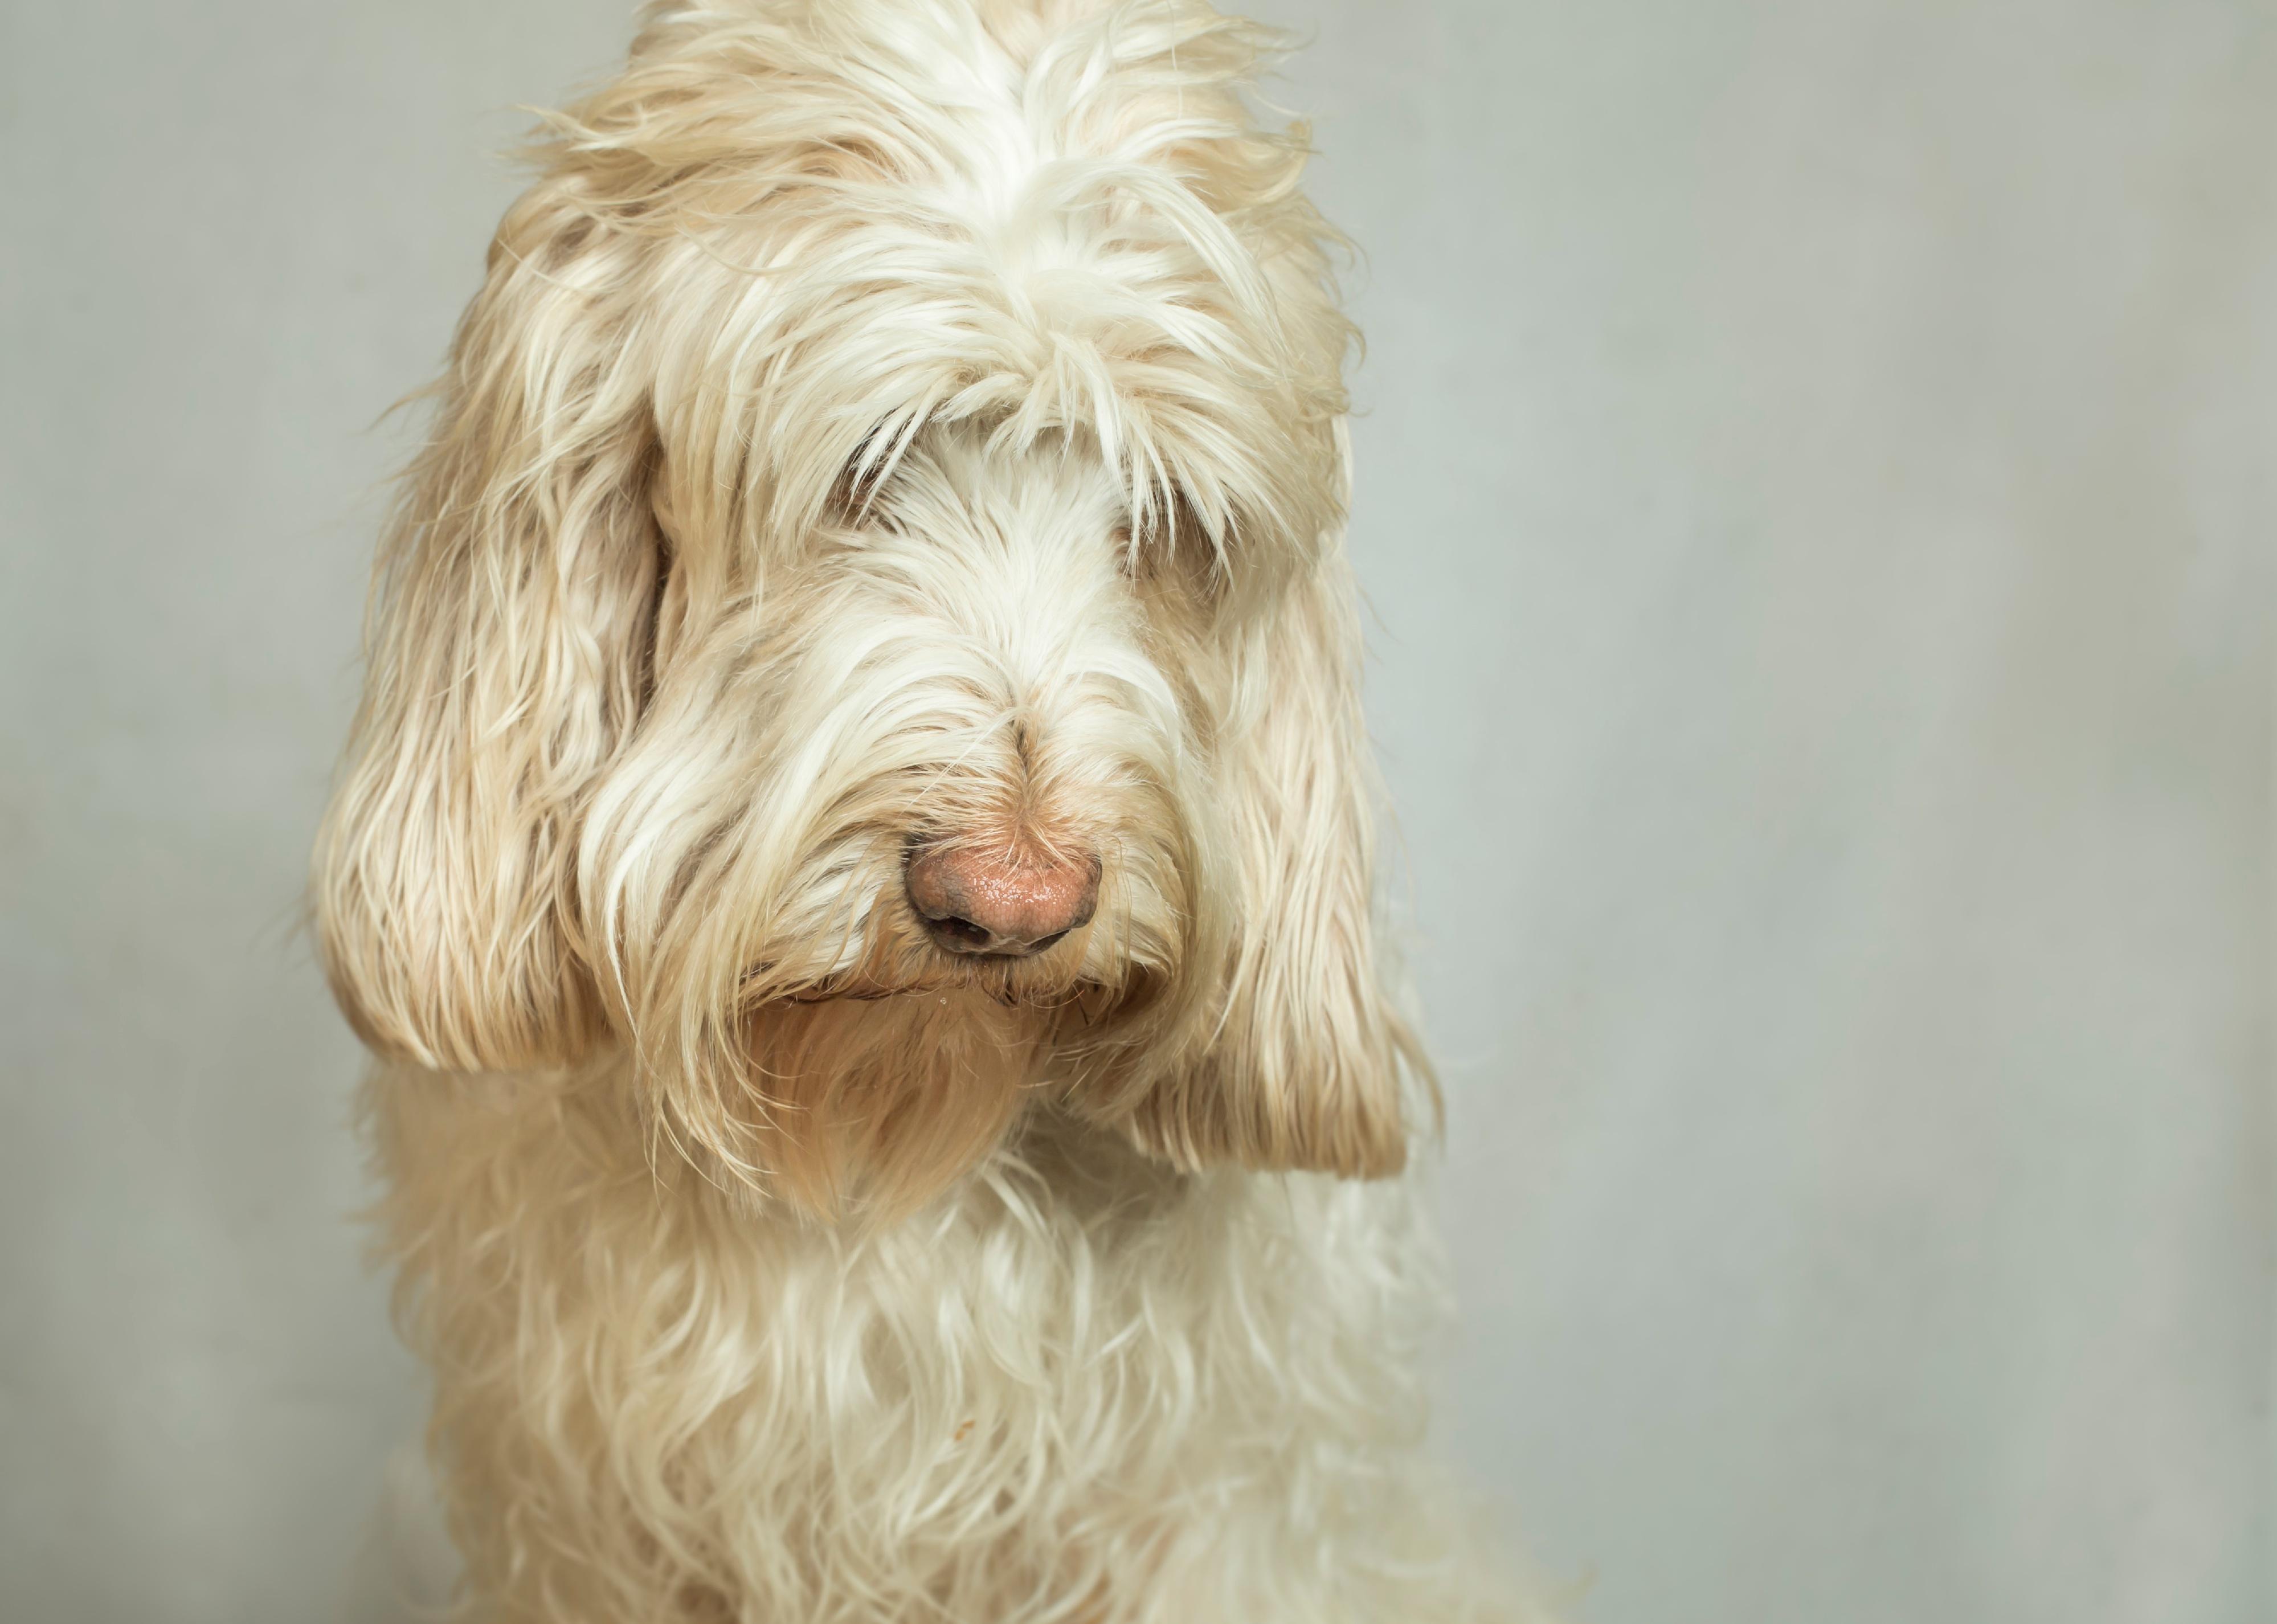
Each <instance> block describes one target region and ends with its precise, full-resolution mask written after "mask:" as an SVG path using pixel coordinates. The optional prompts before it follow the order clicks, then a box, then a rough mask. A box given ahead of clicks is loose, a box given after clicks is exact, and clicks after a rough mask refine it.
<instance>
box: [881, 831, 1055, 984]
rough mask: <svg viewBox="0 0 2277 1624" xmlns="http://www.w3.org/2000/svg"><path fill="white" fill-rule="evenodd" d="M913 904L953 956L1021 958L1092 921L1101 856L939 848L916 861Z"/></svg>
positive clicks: (912, 862) (912, 873) (910, 880)
mask: <svg viewBox="0 0 2277 1624" xmlns="http://www.w3.org/2000/svg"><path fill="white" fill-rule="evenodd" d="M907 883H908V886H909V893H910V906H911V907H912V908H915V909H916V910H917V911H918V918H919V919H923V920H924V921H925V929H926V930H927V931H928V932H929V933H930V934H932V936H933V941H934V942H938V943H939V944H940V946H941V947H943V948H945V949H948V951H949V952H951V953H982V954H994V955H996V956H999V957H1010V958H1020V957H1026V956H1027V955H1029V954H1031V953H1040V952H1042V951H1043V950H1044V949H1047V948H1048V947H1050V946H1052V945H1053V944H1054V943H1055V942H1058V941H1059V939H1060V938H1061V937H1062V936H1064V935H1066V934H1068V933H1069V932H1070V931H1071V930H1076V929H1079V928H1080V927H1082V926H1085V925H1087V924H1089V923H1090V922H1091V912H1092V910H1093V908H1094V907H1095V906H1097V904H1098V902H1099V859H1098V858H1094V857H1091V856H1087V855H1085V856H1079V857H1074V858H1068V857H1061V856H1055V855H1047V854H1045V853H1040V852H1036V851H1030V850H1009V851H1008V850H991V849H987V848H979V847H961V846H938V847H934V848H933V849H931V850H922V851H919V852H917V853H916V854H914V855H913V856H912V857H911V858H910V865H909V871H908V875H907Z"/></svg>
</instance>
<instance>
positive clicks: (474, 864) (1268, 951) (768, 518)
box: [316, 0, 1483, 1624]
mask: <svg viewBox="0 0 2277 1624" xmlns="http://www.w3.org/2000/svg"><path fill="white" fill-rule="evenodd" d="M1264 43H1265V40H1264V37H1263V36H1262V35H1261V34H1260V31H1259V30H1257V29H1256V28H1254V27H1252V26H1250V25H1247V24H1244V23H1238V22H1235V21H1232V20H1230V19H1222V18H1220V17H1218V16H1216V15H1215V13H1213V12H1211V11H1208V10H1207V8H1206V7H1204V6H1202V5H1200V4H1192V3H1188V0H1133V3H1132V4H1123V5H1118V6H1111V7H1106V8H1101V7H1099V6H1096V5H1093V4H1075V3H1065V4H1063V3H1062V0H714V3H712V4H661V5H659V6H657V7H655V8H653V9H652V10H651V12H650V14H649V18H648V21H647V24H646V27H645V28H644V30H643V33H642V34H641V36H640V38H639V39H638V41H637V42H636V44H635V47H634V50H633V54H632V58H631V62H630V64H629V65H628V67H627V69H626V71H625V72H623V74H622V75H621V76H620V77H619V78H618V79H617V80H615V81H614V82H613V83H612V84H610V85H609V86H608V87H606V88H604V89H603V90H601V91H600V92H598V94H596V95H593V96H592V97H591V98H590V99H589V100H588V101H586V102H585V103H583V104H582V105H580V106H578V107H576V108H575V109H573V110H571V111H569V112H567V113H566V114H563V115H560V116H559V117H557V118H553V119H552V120H551V121H550V125H549V133H548V134H547V136H546V138H545V141H544V142H543V144H542V145H541V147H540V149H539V151H538V156H539V159H540V161H541V164H542V171H541V173H540V175H539V177H538V179H537V181H536V182H535V184H534V185H533V186H532V187H531V188H530V190H529V192H528V193H527V194H525V195H524V196H523V198H522V200H521V201H520V202H518V203H517V204H516V205H515V206H514V209H513V210H511V211H510V212H509V214H508V215H507V217H506V220H505V222H504V223H503V225H501V227H500V229H499V236H498V240H497V242H496V243H495V245H494V246H493V248H492V251H491V262H490V267H489V273H488V276H487V278H486V280H485V283H484V288H483V291H482V292H481V294H479V295H477V297H476V301H475V302H474V304H473V305H472V307H471V308H470V309H469V310H468V314H467V316H466V318H465V320H464V322H463V323H462V324H461V329H460V332H459V334H458V338H457V340H456V342H455V345H454V347H453V355H452V362H451V367H450V370H449V371H448V373H447V375H446V377H445V379H444V381H443V383H442V385H440V388H439V392H438V393H439V396H440V401H439V406H438V421H437V425H436V431H435V434H434V436H433V438H432V440H431V442H430V446H429V447H428V449H427V450H426V452H425V453H424V454H423V455H422V457H421V458H420V460H419V461H418V463H417V465H416V466H415V468H414V469H413V470H412V473H411V475H410V477H409V478H408V480H407V487H406V498H405V501H404V504H403V507H402V509H401V511H400V516H399V519H398V522H397V523H396V524H395V526H394V527H393V529H392V531H391V533H390V535H389V538H388V539H387V541H386V544H385V547H384V549H383V553H382V558H381V565H380V577H379V584H378V588H377V592H376V594H375V615H374V623H373V627H372V630H371V637H370V670H369V679H368V685H367V690H366V698H365V703H364V707H363V710H362V713H361V715H360V717H359V720H358V724H357V730H356V736H355V740H354V743H353V745H352V747H351V751H350V758H349V761H348V765H347V769H346V771H345V774H344V776H343V779H342V782H341V787H340V789H339V794H338V796H337V797H336V800H335V804H334V807H333V811H332V813H331V818H330V819H329V820H328V822H327V826H326V829H325V833H324V838H323V841H322V843H321V845H320V849H319V852H318V864H317V885H316V897H317V904H318V915H319V921H320V925H321V927H322V934H323V940H324V948H325V952H326V957H327V963H328V964H329V966H330V968H331V974H332V978H333V982H334V986H335V987H336V989H337V990H338V992H339V996H340V999H341V1002H342V1004H343V1006H344V1008H346V1009H347V1011H348V1013H349V1015H350V1018H351V1019H353V1020H354V1023H355V1024H356V1026H357V1029H358V1030H359V1032H361V1033H362V1034H363V1036H364V1037H365V1038H366V1039H367V1041H369V1042H370V1043H371V1044H372V1045H373V1046H374V1048H377V1050H379V1051H380V1053H381V1054H382V1055H383V1056H385V1064H383V1066H382V1068H381V1070H380V1071H378V1072H377V1074H376V1076H375V1078H374V1079H373V1082H372V1084H371V1086H370V1091H369V1111H370V1116H371V1117H372V1122H373V1127H374V1132H375V1135H376V1139H377V1145H378V1148H379V1154H380V1163H381V1168H382V1171H383V1173H384V1175H385V1178H386V1179H387V1181H388V1184H389V1186H390V1194H389V1196H388V1198H387V1201H386V1203H385V1213H384V1217H385V1225H384V1233H385V1245H386V1247H387V1250H388V1252H389V1254H391V1255H392V1257H394V1258H395V1259H396V1260H397V1261H398V1262H399V1264H400V1269H401V1281H402V1289H403V1302H404V1309H405V1317H406V1323H407V1327H408V1328H409V1330H410V1331H411V1333H412V1335H413V1336H414V1338H415V1340H416V1341H417V1342H418V1343H419V1345H420V1346H422V1348H423V1351H424V1352H425V1353H427V1354H428V1356H429V1357H430V1360H431V1361H432V1362H433V1364H434V1367H435V1372H436V1380H437V1391H438V1403H437V1413H436V1423H435V1434H434V1437H435V1443H436V1445H437V1449H438V1457H439V1460H440V1463H441V1466H442V1468H443V1479H444V1484H445V1491H446V1500H447V1502H448V1506H449V1509H450V1512H451V1515H452V1519H453V1532H454V1535H455V1536H456V1538H457V1540H458V1543H459V1544H460V1545H461V1549H462V1551H463V1552H464V1553H465V1556H466V1558H467V1563H468V1597H469V1600H470V1603H471V1605H473V1606H474V1607H475V1609H476V1612H477V1613H479V1614H480V1615H481V1616H484V1617H494V1618H499V1619H514V1620H539V1619H544V1620H635V1619H638V1620H649V1619H658V1620H663V1619H683V1618H684V1619H737V1620H752V1621H754V1624H756V1621H757V1620H771V1621H772V1620H887V1619H895V1620H901V1619H918V1618H940V1619H948V1620H992V1621H996V1620H1001V1621H1006V1624H1009V1621H1011V1620H1023V1621H1024V1620H1036V1621H1038V1624H1041V1621H1042V1620H1055V1619H1069V1620H1086V1621H1088V1620H1101V1621H1103V1620H1157V1619H1160V1620H1172V1619H1177V1620H1250V1619H1256V1618H1260V1617H1285V1618H1291V1619H1306V1620H1312V1619H1318V1620H1332V1619H1333V1620H1343V1619H1352V1620H1361V1619H1391V1618H1402V1619H1405V1618H1457V1617H1471V1616H1477V1615H1478V1613H1477V1610H1478V1609H1479V1608H1480V1607H1481V1606H1482V1605H1483V1603H1482V1602H1481V1600H1480V1599H1479V1597H1478V1594H1477V1593H1476V1591H1475V1590H1474V1583H1475V1581H1474V1579H1472V1578H1470V1577H1468V1576H1466V1575H1465V1574H1463V1572H1462V1571H1461V1568H1460V1558H1459V1553H1458V1552H1457V1550H1456V1549H1455V1546H1454V1544H1453V1542H1452V1540H1451V1535H1450V1533H1449V1531H1448V1529H1446V1527H1445V1526H1444V1525H1443V1523H1442V1522H1441V1521H1439V1520H1438V1519H1437V1517H1436V1515H1435V1513H1433V1512H1432V1511H1430V1510H1429V1509H1428V1496H1427V1495H1426V1494H1425V1493H1424V1491H1422V1489H1421V1488H1420V1486H1419V1483H1418V1482H1417V1480H1416V1475H1415V1471H1414V1469H1413V1466H1412V1462H1411V1459H1410V1452H1411V1451H1412V1447H1413V1443H1414V1442H1415V1438H1416V1434H1417V1432H1418V1431H1419V1430H1420V1405H1419V1403H1418V1400H1417V1399H1416V1396H1415V1393H1414V1391H1413V1381H1412V1377H1411V1376H1410V1374H1409V1365H1410V1362H1411V1360H1412V1356H1413V1344H1414V1341H1415V1339H1416V1337H1417V1334H1418V1330H1419V1327H1420V1325H1422V1324H1423V1323H1427V1322H1428V1316H1429V1311H1430V1308H1431V1305H1432V1303H1433V1302H1434V1301H1435V1272H1434V1269H1433V1267H1432V1262H1431V1259H1432V1254H1431V1248H1430V1246H1429V1243H1428V1237H1427V1236H1426V1235H1425V1234H1424V1232H1423V1231H1421V1229H1420V1228H1419V1226H1418V1224H1417V1222H1416V1219H1415V1216H1414V1214H1413V1209H1412V1202H1413V1198H1412V1196H1411V1194H1410V1193H1409V1191H1408V1189H1407V1187H1406V1186H1405V1184H1404V1183H1403V1182H1400V1181H1397V1180H1390V1179H1388V1178H1386V1177H1385V1176H1387V1175H1390V1174H1392V1173H1395V1172H1397V1170H1398V1169H1399V1168H1400V1166H1401V1165H1402V1163H1403V1162H1404V1159H1405V1150H1406V1144H1407V1140H1408V1137H1409V1135H1410V1133H1411V1132H1413V1131H1414V1125H1413V1122H1412V1121H1411V1120H1410V1118H1411V1117H1412V1115H1413V1107H1414V1106H1415V1104H1416V1102H1417V1100H1418V1098H1421V1099H1423V1100H1425V1101H1426V1109H1429V1106H1428V1079H1425V1078H1424V1076H1423V1074H1422V1071H1421V1068H1420V1060H1419V1059H1418V1057H1417V1056H1416V1053H1415V1050H1414V1047H1413V1040H1412V1038H1411V1037H1410V1036H1409V1034H1408V1030H1407V1028H1406V1026H1405V1024H1404V1023H1403V1022H1402V1021H1401V1019H1400V1018H1399V1017H1398V1015H1397V1012H1396V1010H1394V1008H1393V1006H1392V1004H1391V1003H1390V1001H1389V1000H1388V998H1387V996H1386V994H1385V990H1384V986H1383V975H1382V969H1381V967H1380V966H1379V965H1378V964H1376V962H1375V948H1374V931H1373V928H1372V924H1371V888H1372V842H1371V836H1370V833H1369V813H1370V804H1371V801H1372V799H1373V795H1374V780H1373V777H1372V772H1371V769H1370V767H1369V765H1368V758H1367V749H1366V744H1365V740H1364V738H1363V736H1362V733H1361V728H1360V722H1359V708H1358V699H1357V690H1356V681H1355V671H1354V667H1355V664H1356V660H1357V657H1358V652H1359V650H1358V636H1357V630H1356V627H1355V623H1354V618H1353V612H1352V588H1351V583H1350V580H1349V576H1348V571H1347V568H1346V566H1345V563H1344V557H1343V553H1342V540H1341V529H1342V523H1343V509H1344V470H1343V450H1342V447H1343V436H1342V428H1341V418H1342V414H1343V412H1344V408H1345V401H1344V391H1343V385H1342V382H1341V368H1342V363H1343V360H1344V351H1345V348H1346V347H1347V343H1348V338H1349V333H1348V330H1347V328H1346V326H1345V324H1344V320H1343V318H1342V316H1340V315H1339V314H1338V313H1337V310H1336V303H1335V298H1334V290H1333V286H1332V284H1331V279H1330V276H1329V267H1328V263H1327V257H1326V239H1327V233H1326V232H1325V228H1324V227H1323V226H1322V225H1321V223H1320V221H1319V219H1318V217H1316V216H1315V215H1314V212H1313V210H1312V209H1311V208H1310V206H1309V205H1308V204H1307V203H1306V202H1305V200H1304V198H1303V196H1302V194H1301V193H1300V192H1298V189H1297V182H1298V174H1299V172H1300V170H1301V168H1302V165H1303V161H1304V156H1305V148H1304V141H1303V136H1302V132H1301V131H1283V132H1268V131H1267V130H1264V129H1261V128H1260V126H1258V125H1257V124H1256V123H1255V121H1254V120H1253V118H1252V117H1251V115H1250V113H1249V112H1248V111H1247V109H1246V107H1245V104H1244V102H1243V99H1242V95H1241V92H1242V89H1243V88H1244V86H1245V83H1246V82H1247V80H1248V79H1249V77H1250V76H1251V75H1252V74H1253V71H1254V69H1255V66H1256V65H1257V62H1258V60H1259V56H1260V50H1261V49H1262V47H1263V45H1264ZM1000 845H1001V847H1002V848H1003V849H1004V850H1014V849H1017V850H1020V851H1030V850H1036V851H1045V852H1081V853H1085V854H1087V858H1088V860H1089V861H1091V862H1093V864H1095V865H1096V869H1097V874H1098V881H1097V883H1098V907H1097V911H1096V913H1095V915H1094V916H1093V918H1091V919H1090V921H1089V923H1088V924H1087V925H1085V926H1084V927H1083V928H1081V929H1079V930H1076V931H1074V932H1072V933H1070V934H1069V936H1068V938H1067V939H1066V940H1065V941H1064V942H1060V943H1058V944H1057V945H1055V946H1053V947H1051V948H1050V949H1049V950H1048V951H1047V952H1042V953H1039V954H1038V955H1037V956H1035V957H1028V958H1023V959H1017V960H1005V961H998V960H994V959H988V958H971V957H963V958H960V957H955V956H952V955H950V954H948V953H944V952H943V951H941V950H940V949H939V948H938V946H937V945H936V944H935V943H934V942H933V940H932V939H930V938H929V937H928V936H927V934H926V932H925V928H923V921H921V920H919V919H917V918H916V917H915V916H914V915H913V914H912V913H911V911H910V907H909V906H908V904H907V902H906V900H905V899H904V896H903V877H902V876H903V868H904V865H906V864H907V863H908V862H909V861H910V856H911V854H912V853H913V852H918V851H925V850H935V849H939V848H942V847H946V846H956V847H960V848H973V849H981V848H990V849H993V848H994V847H997V846H1000ZM1338 1176H1341V1177H1338ZM1370 1178H1373V1179H1378V1180H1382V1181H1381V1182H1375V1183H1364V1182H1358V1180H1361V1179H1370Z"/></svg>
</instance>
